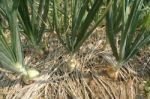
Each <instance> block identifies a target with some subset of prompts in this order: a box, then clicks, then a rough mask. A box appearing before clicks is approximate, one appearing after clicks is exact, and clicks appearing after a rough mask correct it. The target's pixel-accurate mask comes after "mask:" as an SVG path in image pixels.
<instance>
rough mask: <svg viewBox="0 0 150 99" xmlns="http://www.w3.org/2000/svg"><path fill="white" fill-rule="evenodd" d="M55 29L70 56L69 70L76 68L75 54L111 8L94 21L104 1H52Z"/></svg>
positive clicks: (107, 8)
mask: <svg viewBox="0 0 150 99" xmlns="http://www.w3.org/2000/svg"><path fill="white" fill-rule="evenodd" d="M52 1H53V19H54V27H55V30H56V33H57V35H58V38H59V40H60V42H61V43H62V44H63V46H64V47H65V48H66V49H67V51H68V53H69V54H70V59H69V61H68V63H69V64H68V66H69V68H70V67H71V68H72V69H73V68H74V67H75V66H76V63H77V62H76V60H75V53H76V52H77V51H78V50H79V48H80V47H81V46H82V44H83V43H84V41H85V40H86V39H87V38H88V37H89V36H90V35H91V34H92V32H93V31H94V29H95V28H96V27H97V26H98V25H99V23H100V22H101V21H102V20H103V18H104V17H105V15H106V12H107V11H108V10H109V7H110V6H111V2H112V1H110V2H109V4H108V6H107V7H106V8H105V11H104V12H103V14H102V15H101V16H100V17H99V19H97V21H96V22H95V21H94V18H95V16H96V15H97V13H98V12H99V10H100V8H101V7H102V6H103V0H52Z"/></svg>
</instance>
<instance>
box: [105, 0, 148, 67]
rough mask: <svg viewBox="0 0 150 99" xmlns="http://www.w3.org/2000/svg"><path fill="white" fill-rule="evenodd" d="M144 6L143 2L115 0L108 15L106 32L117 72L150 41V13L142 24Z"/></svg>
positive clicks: (141, 0) (139, 0)
mask: <svg viewBox="0 0 150 99" xmlns="http://www.w3.org/2000/svg"><path fill="white" fill-rule="evenodd" d="M142 4H143V0H133V1H132V0H114V3H113V5H112V7H111V8H110V10H109V12H108V13H107V16H106V24H107V25H106V32H107V37H108V39H109V43H110V46H111V49H112V52H113V55H114V57H115V58H116V61H117V64H115V68H116V69H117V70H118V69H120V68H121V67H122V66H123V65H125V64H126V63H127V62H128V61H129V59H131V58H132V57H133V56H134V55H136V53H137V52H138V51H139V50H140V49H141V48H142V47H143V46H144V45H146V44H147V43H148V42H149V41H150V31H148V29H147V28H148V27H149V26H150V12H149V14H147V15H146V17H145V19H144V20H142V22H141V19H140V14H142ZM139 22H141V24H140V25H139ZM137 29H138V30H137ZM118 41H119V42H118Z"/></svg>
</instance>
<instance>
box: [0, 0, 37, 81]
mask: <svg viewBox="0 0 150 99" xmlns="http://www.w3.org/2000/svg"><path fill="white" fill-rule="evenodd" d="M19 2H20V0H0V11H1V12H3V14H5V16H6V19H7V21H8V24H9V30H10V33H11V34H10V36H11V41H10V42H7V41H8V39H9V38H5V37H4V32H3V29H2V27H1V25H0V64H1V65H2V68H5V69H7V70H10V71H13V72H16V73H21V74H22V75H23V77H24V78H26V79H32V78H33V77H35V76H37V75H38V74H39V72H38V71H36V70H35V69H28V68H26V67H25V64H24V61H23V53H22V48H21V42H20V34H19V30H18V22H17V10H18V5H19Z"/></svg>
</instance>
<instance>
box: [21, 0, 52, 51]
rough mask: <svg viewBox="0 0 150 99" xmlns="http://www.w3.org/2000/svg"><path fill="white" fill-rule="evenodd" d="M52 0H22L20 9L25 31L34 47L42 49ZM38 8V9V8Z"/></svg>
mask: <svg viewBox="0 0 150 99" xmlns="http://www.w3.org/2000/svg"><path fill="white" fill-rule="evenodd" d="M49 2H50V0H40V1H39V2H38V1H35V0H20V3H19V7H18V11H19V16H20V18H19V19H20V22H21V26H22V29H23V33H24V34H25V36H26V37H27V38H28V39H29V40H30V42H31V44H32V45H33V47H34V48H36V49H40V47H41V45H40V42H41V39H42V36H43V34H44V30H45V27H46V20H47V16H48V11H49ZM37 9H38V10H37Z"/></svg>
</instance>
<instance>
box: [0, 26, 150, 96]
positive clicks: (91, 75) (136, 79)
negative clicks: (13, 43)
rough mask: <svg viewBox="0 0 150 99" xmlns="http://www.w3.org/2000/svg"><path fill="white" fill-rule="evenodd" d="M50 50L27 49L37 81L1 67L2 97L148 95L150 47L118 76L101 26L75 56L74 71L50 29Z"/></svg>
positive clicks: (28, 60)
mask: <svg viewBox="0 0 150 99" xmlns="http://www.w3.org/2000/svg"><path fill="white" fill-rule="evenodd" d="M47 34H48V35H49V36H50V39H49V40H48V52H47V53H46V54H42V55H35V54H33V53H34V50H30V49H27V51H26V53H25V63H26V64H28V66H30V67H31V68H36V69H37V70H39V71H40V76H39V77H37V78H35V79H34V81H28V82H27V83H25V82H23V80H22V78H21V76H20V75H17V74H14V73H10V72H8V71H5V70H2V69H1V70H0V99H148V98H147V95H146V92H145V90H144V85H145V82H146V80H149V77H150V63H149V60H150V52H149V47H147V48H144V49H142V50H140V52H139V53H138V54H137V55H136V56H135V57H134V58H132V59H131V60H130V61H129V62H128V63H127V64H126V65H125V66H124V67H122V68H121V69H120V71H118V74H119V76H118V77H117V78H115V77H114V76H113V75H115V74H113V73H111V68H112V64H113V63H115V60H114V57H113V55H112V52H111V49H110V47H109V45H108V41H107V40H106V37H105V33H104V29H103V28H101V29H98V30H96V31H95V33H94V34H93V35H92V36H91V37H90V38H89V39H88V40H87V41H86V42H85V43H84V45H83V46H82V47H81V48H80V51H79V52H78V53H77V54H76V57H75V59H76V60H77V62H78V65H77V67H76V68H75V69H74V71H73V72H66V64H67V60H68V59H69V55H68V53H67V52H66V50H65V49H64V47H63V46H62V45H61V44H60V42H59V40H58V39H57V37H56V35H55V34H52V33H47Z"/></svg>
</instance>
